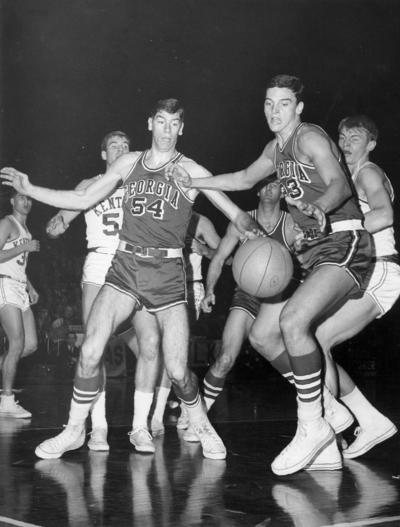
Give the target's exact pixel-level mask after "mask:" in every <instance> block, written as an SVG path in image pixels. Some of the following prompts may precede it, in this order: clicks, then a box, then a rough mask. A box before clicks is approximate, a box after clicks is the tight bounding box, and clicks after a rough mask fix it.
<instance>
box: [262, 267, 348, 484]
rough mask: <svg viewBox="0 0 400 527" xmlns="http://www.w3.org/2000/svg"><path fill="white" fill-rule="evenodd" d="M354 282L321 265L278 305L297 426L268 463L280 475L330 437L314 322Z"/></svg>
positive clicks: (313, 453) (294, 468)
mask: <svg viewBox="0 0 400 527" xmlns="http://www.w3.org/2000/svg"><path fill="white" fill-rule="evenodd" d="M354 286H355V282H354V280H353V277H352V276H351V275H350V274H348V273H347V272H346V270H345V269H343V268H341V267H337V266H334V265H324V266H320V267H317V268H316V269H314V270H313V272H312V273H311V274H310V275H308V277H307V278H306V279H305V281H304V282H303V283H302V284H301V285H300V286H299V287H298V289H297V290H296V291H295V292H294V294H293V296H292V297H291V298H290V299H289V300H288V302H287V304H286V306H285V307H284V308H283V310H282V313H281V316H280V327H281V331H282V335H283V340H284V343H285V346H286V349H287V351H288V353H289V355H290V363H291V366H292V371H293V376H294V381H295V387H296V391H297V405H298V428H297V432H296V435H295V437H294V439H293V441H292V442H291V443H290V444H289V446H288V447H287V448H286V449H285V450H284V451H283V452H282V453H281V454H280V455H279V456H278V457H277V458H276V459H275V460H274V462H273V463H272V470H273V471H274V472H275V473H276V474H278V475H284V474H290V473H292V472H295V471H297V470H300V469H301V468H304V467H305V466H306V465H307V464H308V463H309V462H310V461H311V460H312V459H313V458H314V457H315V456H316V455H317V454H318V453H319V452H320V451H321V450H322V449H323V448H324V447H325V446H326V445H328V444H329V443H330V442H332V441H333V439H334V434H333V431H332V429H331V427H330V426H329V424H328V422H327V421H325V420H324V419H323V418H322V413H323V408H322V398H321V391H322V384H321V378H322V360H321V354H320V350H319V347H318V343H317V341H316V340H315V338H314V335H313V333H312V327H313V325H314V324H315V323H316V321H317V320H318V319H319V318H321V317H323V316H324V313H325V312H327V311H328V310H331V309H333V307H334V306H335V305H338V304H339V303H340V302H341V301H343V299H344V298H345V297H346V296H347V295H348V294H349V293H350V292H351V290H352V289H353V288H354Z"/></svg>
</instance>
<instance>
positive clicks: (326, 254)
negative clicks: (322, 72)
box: [167, 75, 371, 475]
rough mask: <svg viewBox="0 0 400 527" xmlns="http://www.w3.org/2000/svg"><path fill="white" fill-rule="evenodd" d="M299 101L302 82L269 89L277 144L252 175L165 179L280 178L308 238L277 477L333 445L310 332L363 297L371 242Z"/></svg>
mask: <svg viewBox="0 0 400 527" xmlns="http://www.w3.org/2000/svg"><path fill="white" fill-rule="evenodd" d="M302 93H303V85H302V83H301V81H300V79H298V78H297V77H293V76H290V75H278V76H276V77H274V78H273V79H272V80H271V81H270V83H269V85H268V87H267V90H266V97H265V103H264V112H265V116H266V119H267V122H268V126H269V128H270V130H271V131H272V132H274V134H275V138H274V139H273V140H272V141H270V142H269V143H268V144H267V145H266V147H265V148H264V151H263V152H262V154H261V155H260V157H259V158H258V159H257V160H256V161H254V163H252V164H251V165H250V166H249V167H248V168H246V169H244V170H240V171H238V172H235V173H231V174H223V175H220V176H217V177H215V178H209V179H206V180H204V179H203V180H199V179H197V180H192V179H191V178H190V177H188V175H187V174H186V173H185V171H184V168H183V167H179V166H176V167H171V168H170V169H169V170H168V171H167V177H174V178H176V179H177V180H178V181H179V182H180V183H181V184H183V185H186V186H189V187H190V186H192V187H196V188H210V189H211V188H213V189H220V190H227V191H233V190H243V189H248V188H251V187H252V186H253V185H254V184H256V183H257V182H258V181H260V180H261V179H263V178H264V177H265V175H266V174H267V175H268V174H272V173H273V172H274V171H275V170H277V172H278V176H279V179H280V181H281V183H282V186H283V188H284V191H285V194H286V200H287V203H288V206H289V210H290V212H291V214H292V215H293V217H294V219H295V221H296V222H297V223H298V225H299V227H300V229H302V231H303V239H302V241H301V244H300V243H298V244H297V247H298V250H297V252H298V258H299V259H300V262H301V264H302V266H303V267H304V269H306V270H307V271H309V274H308V276H307V278H306V279H305V280H304V282H303V283H302V284H301V285H300V286H299V287H298V289H297V290H296V292H295V293H294V295H293V296H292V297H291V298H290V300H289V301H288V302H287V304H286V305H285V307H284V309H283V310H282V312H281V314H280V318H279V323H280V328H281V332H282V335H283V339H284V344H285V347H286V349H287V351H288V353H289V355H290V366H291V370H292V374H293V378H294V381H295V387H296V391H297V406H298V426H297V432H296V435H295V437H294V439H293V440H292V441H291V442H290V444H289V445H288V446H287V447H286V448H285V449H284V450H283V451H282V452H281V454H279V455H278V456H277V458H276V459H275V460H274V461H273V463H272V465H271V468H272V470H273V472H275V473H276V474H278V475H285V474H291V473H293V472H296V471H298V470H301V469H302V468H304V467H306V466H307V465H308V464H309V463H310V461H312V460H313V459H314V458H315V457H316V456H318V455H319V454H320V453H321V452H322V451H323V450H324V449H326V448H327V447H328V446H329V445H331V444H333V440H334V433H333V430H332V428H331V427H330V426H329V424H328V422H327V421H326V420H325V419H324V418H323V417H322V403H321V371H322V368H321V361H322V357H321V353H320V349H319V346H318V344H317V341H316V339H315V335H314V332H313V329H312V328H314V327H315V325H316V323H318V321H319V320H321V319H322V318H323V317H324V316H326V314H327V313H328V312H330V311H332V310H333V309H334V308H335V306H339V305H340V304H341V303H343V302H344V301H345V300H346V299H347V298H349V296H351V295H352V294H354V293H356V292H359V291H360V288H361V287H362V283H363V281H364V280H365V279H366V277H367V273H368V268H369V263H370V260H371V239H370V236H369V234H368V233H367V232H366V231H365V229H364V227H363V224H362V215H361V212H360V210H359V207H358V204H357V201H356V198H355V196H354V194H353V191H352V187H351V185H350V183H349V180H348V178H347V176H346V173H345V170H344V169H343V167H342V164H341V159H340V153H339V150H338V148H337V146H336V145H335V144H334V142H333V141H332V140H331V139H330V138H329V137H328V135H327V134H326V133H325V132H324V131H323V130H322V129H321V128H320V127H318V126H315V125H313V124H308V123H302V122H301V118H300V117H301V113H302V111H303V108H304V103H303V101H302ZM300 245H301V247H300Z"/></svg>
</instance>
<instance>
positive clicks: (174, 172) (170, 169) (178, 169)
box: [165, 163, 192, 188]
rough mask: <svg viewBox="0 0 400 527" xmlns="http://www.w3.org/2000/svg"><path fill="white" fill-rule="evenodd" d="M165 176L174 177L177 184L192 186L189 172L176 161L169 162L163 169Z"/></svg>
mask: <svg viewBox="0 0 400 527" xmlns="http://www.w3.org/2000/svg"><path fill="white" fill-rule="evenodd" d="M165 177H166V178H167V179H174V180H175V181H176V182H177V183H178V184H179V185H182V186H183V187H188V188H190V187H191V186H192V178H191V177H190V174H189V172H188V171H187V170H186V169H184V168H183V166H181V165H179V164H178V163H171V164H170V165H168V166H167V168H166V169H165Z"/></svg>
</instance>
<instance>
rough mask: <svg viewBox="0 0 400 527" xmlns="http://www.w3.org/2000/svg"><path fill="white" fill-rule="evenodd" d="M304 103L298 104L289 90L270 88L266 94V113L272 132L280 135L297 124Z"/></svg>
mask: <svg viewBox="0 0 400 527" xmlns="http://www.w3.org/2000/svg"><path fill="white" fill-rule="evenodd" d="M302 111H303V103H302V102H299V103H298V102H297V99H296V96H295V94H294V93H293V92H292V91H291V90H289V89H288V88H268V90H267V92H266V94H265V101H264V113H265V117H266V119H267V123H268V126H269V128H270V130H271V132H274V133H276V134H280V133H282V132H284V131H285V130H286V129H287V128H291V127H292V126H293V125H294V124H297V122H298V121H299V118H300V114H301V112H302Z"/></svg>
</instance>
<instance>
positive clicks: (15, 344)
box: [8, 333, 25, 356]
mask: <svg viewBox="0 0 400 527" xmlns="http://www.w3.org/2000/svg"><path fill="white" fill-rule="evenodd" d="M24 347H25V335H24V334H23V333H22V334H19V335H14V336H12V337H9V338H8V352H9V353H13V354H16V355H18V356H21V355H22V353H23V351H24Z"/></svg>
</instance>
